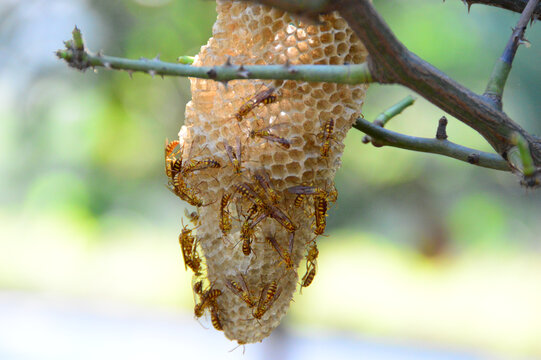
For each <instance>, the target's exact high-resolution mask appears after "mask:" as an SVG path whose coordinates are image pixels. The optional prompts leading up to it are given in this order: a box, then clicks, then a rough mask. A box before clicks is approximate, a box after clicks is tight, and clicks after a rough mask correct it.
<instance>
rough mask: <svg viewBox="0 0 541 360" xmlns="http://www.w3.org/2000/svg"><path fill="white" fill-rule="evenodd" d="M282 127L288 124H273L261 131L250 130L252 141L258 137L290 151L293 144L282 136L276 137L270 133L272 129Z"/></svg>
mask: <svg viewBox="0 0 541 360" xmlns="http://www.w3.org/2000/svg"><path fill="white" fill-rule="evenodd" d="M281 125H287V124H286V123H279V124H272V125H270V126H266V127H264V128H261V129H257V130H255V129H252V130H250V133H249V136H250V138H251V139H255V138H256V137H258V138H261V139H265V140H267V141H271V142H273V143H275V144H277V145H280V146H281V147H283V148H284V149H286V150H287V149H289V148H290V147H291V142H290V141H289V140H287V139H285V138H283V137H281V136H278V135H275V134H273V133H271V132H270V130H271V129H273V128H275V127H277V126H281Z"/></svg>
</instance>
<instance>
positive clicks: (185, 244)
mask: <svg viewBox="0 0 541 360" xmlns="http://www.w3.org/2000/svg"><path fill="white" fill-rule="evenodd" d="M192 231H193V229H188V227H187V226H184V227H183V229H182V231H181V232H180V235H179V237H178V242H179V244H180V249H181V251H182V258H183V259H184V269H185V270H188V266H189V264H191V262H192V253H193V250H194V243H195V236H193V235H192V234H191V233H192ZM190 268H191V266H190Z"/></svg>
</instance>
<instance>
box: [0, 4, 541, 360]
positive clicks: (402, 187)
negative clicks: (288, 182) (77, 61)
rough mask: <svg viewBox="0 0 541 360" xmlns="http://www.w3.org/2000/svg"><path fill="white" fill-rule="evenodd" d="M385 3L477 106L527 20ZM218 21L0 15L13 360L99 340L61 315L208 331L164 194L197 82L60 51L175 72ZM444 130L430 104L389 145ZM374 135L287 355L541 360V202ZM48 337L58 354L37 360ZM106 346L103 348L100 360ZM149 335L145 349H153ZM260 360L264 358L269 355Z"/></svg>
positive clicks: (380, 98)
mask: <svg viewBox="0 0 541 360" xmlns="http://www.w3.org/2000/svg"><path fill="white" fill-rule="evenodd" d="M374 4H375V6H376V8H377V9H378V10H379V11H380V12H381V14H382V16H383V17H384V18H385V19H386V21H387V22H388V23H389V24H390V26H391V28H392V29H393V31H395V33H396V34H397V36H398V37H399V38H400V39H401V40H402V41H403V42H404V43H405V45H406V46H408V47H409V48H410V49H411V50H412V51H414V52H416V53H417V54H418V55H419V56H421V57H423V58H424V59H426V60H427V61H429V62H431V63H432V64H434V65H435V66H436V67H438V68H439V69H441V70H443V71H444V72H445V73H446V74H448V75H449V76H451V77H453V78H454V79H456V80H457V81H459V82H460V83H462V84H464V85H466V86H468V87H469V88H470V89H472V90H473V91H475V92H478V93H481V92H482V91H483V90H484V87H485V84H486V79H487V78H488V76H489V74H490V72H491V68H492V64H493V63H494V61H495V59H496V58H497V57H498V56H499V55H500V53H501V51H502V49H503V47H504V46H505V43H506V42H507V38H508V36H509V35H510V32H511V31H510V29H511V27H513V26H514V25H515V23H516V21H517V20H518V16H519V15H518V14H511V13H507V12H505V11H503V10H500V9H496V8H490V7H485V6H479V5H475V6H473V7H472V9H471V12H470V14H469V15H468V13H467V11H466V7H465V6H464V5H463V3H462V1H460V0H449V1H447V2H445V3H442V2H441V1H426V0H425V1H423V0H408V1H396V0H395V1H389V0H387V1H383V0H379V1H377V0H374ZM214 19H215V4H214V2H213V1H194V0H120V1H114V2H111V1H105V0H88V1H85V0H76V1H75V0H72V1H70V0H49V1H45V0H26V1H24V2H23V1H17V0H4V1H2V2H1V3H0V54H1V56H0V116H1V121H0V169H1V174H2V176H0V189H1V190H0V355H2V354H4V356H0V357H2V358H3V359H4V358H6V359H11V358H14V359H19V358H21V359H22V358H24V359H41V358H56V359H57V358H61V357H59V356H56V355H58V353H57V352H55V351H58V348H57V347H55V346H54V345H52V344H53V343H54V342H56V341H58V342H63V343H64V342H65V341H67V340H65V338H62V337H60V338H55V336H54V334H66V333H71V332H70V331H72V333H71V334H72V335H73V336H74V337H77V334H86V333H85V332H84V331H87V330H88V329H87V328H85V326H86V325H84V324H85V322H84V321H81V322H80V323H79V322H78V321H79V320H78V319H80V316H76V315H73V318H72V321H73V328H71V327H66V328H62V329H63V330H62V329H61V330H59V329H56V331H57V332H54V331H53V330H51V326H50V324H53V323H55V322H56V321H57V320H58V319H57V318H56V317H55V316H53V315H51V314H52V313H56V312H55V311H59V310H58V309H63V310H62V311H65V309H71V310H70V311H73V314H78V313H82V314H87V315H85V316H91V315H88V314H96V313H98V314H100V316H102V315H103V314H109V315H110V314H113V315H112V316H117V314H118V313H122V314H124V312H126V311H127V310H126V309H131V310H130V311H129V313H130V314H131V315H130V316H133V317H134V318H138V317H151V318H155V317H156V316H157V317H158V318H160V319H178V321H179V323H181V324H186V325H182V326H193V324H196V323H195V320H193V319H192V315H191V314H192V309H193V299H192V295H191V291H190V275H189V274H188V273H186V272H185V271H184V266H183V264H182V259H181V255H180V251H179V247H178V242H177V236H178V232H179V227H180V219H181V216H182V214H183V212H184V204H183V203H181V202H179V201H177V199H176V198H175V197H174V196H172V195H171V193H170V192H169V191H168V190H167V189H166V187H165V183H166V178H165V175H164V173H163V142H164V138H166V137H169V138H174V137H175V136H176V134H177V133H178V130H179V128H180V126H181V125H182V123H183V117H184V107H185V105H186V103H187V102H188V101H189V100H190V90H189V82H188V80H187V79H176V78H166V79H165V80H162V79H161V78H154V79H152V78H150V77H149V76H144V75H141V74H135V75H134V77H133V79H130V77H129V76H128V75H127V74H126V73H116V72H111V71H103V70H99V71H97V73H96V74H94V73H92V72H91V71H88V72H86V73H80V72H77V71H75V70H73V69H69V68H68V67H67V66H66V65H65V64H64V63H62V62H60V61H58V60H57V59H55V57H54V54H53V52H54V51H55V50H56V49H59V48H61V47H62V46H63V44H62V41H64V40H68V39H69V38H70V36H71V30H72V28H73V26H74V25H75V24H77V26H78V27H79V28H80V29H81V30H82V32H83V36H84V37H85V40H86V44H87V46H88V47H89V48H90V49H91V50H94V51H98V50H100V49H101V50H103V51H104V53H106V54H109V55H115V56H123V57H129V58H139V57H141V56H143V57H154V56H155V55H156V54H160V56H161V59H163V60H165V61H174V60H175V59H176V57H177V56H179V55H194V54H196V53H197V52H198V51H199V48H200V46H201V45H204V44H205V43H206V41H207V39H208V37H209V36H210V35H211V29H212V24H213V22H214ZM527 38H528V39H529V40H530V41H531V43H532V46H531V47H529V48H526V47H521V48H520V49H519V52H518V56H517V58H516V60H515V63H514V66H513V71H512V73H511V76H510V79H509V82H508V86H507V88H506V91H505V96H504V108H505V111H506V112H507V113H508V114H509V115H510V116H511V118H513V119H515V120H516V121H518V122H519V123H520V124H521V125H523V126H524V127H525V128H527V129H528V130H530V131H531V132H533V133H541V131H540V130H541V122H540V121H539V119H538V114H539V113H541V102H540V101H538V92H537V90H538V88H539V83H540V80H541V79H540V76H541V75H540V72H539V64H540V62H539V59H540V58H541V45H540V44H541V27H540V26H539V24H534V26H533V27H532V28H529V29H528V32H527ZM410 93H411V92H410V91H408V90H407V89H404V88H401V87H399V86H378V85H373V86H371V87H370V90H369V94H368V97H367V99H366V106H365V107H364V110H363V112H364V115H365V117H366V118H368V119H373V118H374V117H375V116H376V115H377V114H378V113H379V112H381V111H382V110H384V109H385V108H387V107H388V106H390V105H392V104H394V103H396V102H397V101H399V100H400V99H402V98H403V97H404V96H406V95H408V94H410ZM442 115H444V113H443V112H442V111H440V110H439V109H437V108H435V107H434V106H432V105H430V104H429V103H428V102H426V101H425V100H423V99H418V100H417V102H416V103H415V105H414V106H413V107H412V108H409V109H407V110H406V111H405V112H404V113H403V115H401V116H399V117H397V118H396V119H394V120H392V122H391V123H390V124H389V125H388V127H389V128H390V129H393V130H397V131H401V132H404V133H407V134H411V135H418V136H427V137H431V136H433V134H434V133H435V129H436V126H437V121H438V119H439V117H441V116H442ZM448 118H449V117H448ZM449 119H450V123H449V126H448V134H449V136H450V139H451V140H452V141H454V142H458V143H460V144H463V145H466V146H470V147H474V148H478V149H481V150H485V151H491V149H490V147H489V146H488V144H487V143H486V142H485V141H484V140H483V139H482V138H481V137H480V136H479V135H478V134H476V133H475V132H474V131H472V130H470V129H469V128H467V127H466V126H464V125H462V124H461V123H459V122H458V121H456V120H454V119H452V118H449ZM362 136H363V134H361V133H359V132H358V131H356V130H352V131H351V132H350V134H349V135H348V138H347V143H346V144H347V146H346V149H345V153H344V156H343V167H342V169H341V170H340V172H339V174H338V176H337V179H336V183H337V188H338V190H339V193H340V198H339V200H338V202H337V204H336V205H335V207H334V208H333V209H332V210H331V212H330V217H329V226H328V228H327V233H328V234H329V237H328V238H322V240H321V242H320V243H321V246H320V251H321V253H320V257H319V273H318V276H317V277H316V279H315V281H314V283H313V284H312V285H311V286H310V287H309V288H307V289H306V290H305V291H303V295H302V296H299V295H297V296H296V297H295V302H294V303H292V306H291V310H290V312H289V314H288V316H287V318H286V319H285V325H284V326H283V327H282V328H281V329H282V330H281V332H280V333H279V334H281V335H280V336H281V337H279V339H282V340H280V341H281V343H282V344H283V343H284V341H286V340H284V337H286V338H287V337H289V339H290V340H289V343H288V344H289V348H295V346H299V349H300V350H299V349H298V350H297V353H296V354H297V355H298V356H296V357H295V358H305V357H304V356H306V357H307V356H308V355H307V354H309V348H310V347H304V348H303V347H302V346H301V345H298V344H301V342H298V344H297V343H295V341H296V340H295V339H297V340H298V337H301V338H302V339H304V340H305V341H310V339H311V340H313V339H319V340H318V343H321V342H324V341H325V340H322V339H328V338H333V339H336V341H335V342H333V343H332V344H329V345H328V346H329V347H331V346H338V347H340V348H341V349H342V350H344V349H345V348H346V349H347V348H348V347H349V349H350V352H349V353H343V358H349V357H348V356H349V355H352V354H353V357H351V358H355V355H358V354H360V353H358V352H356V351H361V350H358V349H357V348H356V347H355V345H354V344H357V345H358V344H359V342H361V341H366V342H367V343H368V344H372V345H373V344H374V343H376V344H379V345H378V346H381V349H382V350H381V351H382V352H383V353H385V351H386V349H394V351H396V354H397V357H392V356H391V355H389V357H376V356H375V355H374V356H373V357H368V358H382V359H383V358H385V359H387V358H389V359H395V358H396V359H398V358H405V357H404V356H403V355H404V354H405V352H404V351H406V350H404V348H402V346H404V347H405V348H406V349H420V351H424V350H426V349H431V350H430V351H432V350H433V351H435V352H434V354H432V355H433V356H432V355H431V357H428V358H447V357H446V356H447V355H448V354H454V355H452V356H451V357H449V358H453V359H458V358H461V359H462V358H464V359H470V358H471V359H477V358H495V357H497V358H510V359H511V358H512V359H515V358H520V357H524V358H526V357H528V358H541V306H540V304H541V281H540V277H541V241H540V236H539V234H540V233H541V221H540V220H541V218H540V211H539V210H540V206H541V199H540V196H539V193H536V192H527V191H524V190H523V189H521V188H520V187H519V186H518V182H517V179H516V178H515V177H513V176H512V175H510V174H508V173H502V172H497V171H493V170H487V169H481V168H476V167H473V166H469V165H468V164H464V163H461V162H458V161H456V160H452V159H448V158H444V157H441V156H440V157H438V156H435V155H426V154H420V153H413V152H407V151H404V150H399V149H393V148H379V149H376V148H373V147H371V146H367V145H362V144H361V138H362ZM21 304H26V305H24V306H26V307H23V308H21V306H22V305H21ZM29 309H30V310H29ZM19 313H20V314H21V316H18V315H17V316H15V315H13V314H19ZM10 314H11V315H10ZM31 314H33V315H31ZM70 314H71V313H70ZM156 314H159V315H156ZM103 316H105V315H103ZM2 317H4V320H3V321H2ZM36 319H38V320H36ZM44 319H45V320H44ZM47 319H49V320H47ZM70 319H71V317H70ZM36 321H37V323H39V324H42V325H43V329H41V328H40V327H39V326H36ZM104 322H105V324H107V321H106V320H104ZM2 323H3V325H2ZM78 324H79V325H78ZM83 328H84V329H85V330H84V331H83V330H82V329H83ZM66 329H68V330H69V329H73V330H69V331H68V330H66ZM41 330H43V331H41ZM64 330H65V331H64ZM50 331H52V333H50V334H49V338H48V339H49V340H47V341H45V340H44V341H43V344H41V345H40V344H38V345H36V347H35V348H34V347H31V346H29V345H30V344H29V342H31V340H32V339H34V340H35V339H38V338H41V337H42V336H43V335H44V334H46V333H47V332H50ZM156 331H157V332H158V333H159V330H156ZM194 331H196V332H198V334H199V333H200V335H198V336H200V337H199V338H198V341H199V342H200V343H203V344H205V343H208V342H209V341H212V342H214V343H216V344H219V345H218V348H219V350H217V351H220V352H219V354H222V353H223V354H224V356H226V355H227V356H228V357H232V356H238V355H239V354H238V351H237V354H236V355H232V354H235V353H232V354H229V353H227V350H230V349H231V348H232V347H233V345H232V343H229V342H227V341H226V340H224V339H222V338H223V337H222V336H221V334H218V335H216V334H215V331H214V330H205V329H203V328H201V327H199V326H197V327H196V330H194ZM98 332H99V331H98ZM51 334H52V335H51ZM92 334H94V333H92V332H91V333H89V334H87V335H88V336H86V335H85V339H87V340H88V342H89V343H90V342H92V341H93V340H92V339H93V338H92V336H93V335H92ZM284 334H285V335H284ZM94 335H95V334H94ZM59 336H61V335H59ZM81 336H82V335H81ZM145 336H146V335H145ZM145 336H143V335H142V340H140V341H141V342H142V343H144V342H145V341H149V340H148V337H145ZM113 338H114V336H113ZM275 338H276V337H275ZM211 339H212V340H211ZM272 339H273V338H271V340H268V341H269V342H270V343H271V344H272V343H273V341H277V340H272ZM344 339H353V340H352V342H351V343H347V344H342V343H341V342H340V341H343V340H344ZM355 339H357V340H358V341H356V340H355ZM72 340H73V339H72ZM67 342H69V341H67ZM286 342H287V341H286ZM74 344H80V346H79V345H78V346H75V345H74V346H73V352H69V351H68V352H67V353H66V354H67V355H66V356H68V357H67V358H70V357H71V358H73V357H72V355H73V354H79V355H81V353H84V351H83V350H82V349H86V348H87V347H88V346H89V345H88V343H85V342H84V341H82V342H80V343H77V342H76V341H75V342H74ZM152 344H153V343H152ZM168 344H169V345H168V346H170V348H168V351H170V353H164V357H167V356H171V358H177V357H176V355H178V354H186V352H188V353H189V352H190V351H193V352H194V353H195V354H197V353H198V351H202V350H201V348H200V345H199V343H197V344H198V345H197V347H196V345H195V344H196V343H195V342H194V343H193V344H191V343H187V342H186V341H185V339H183V338H181V337H180V336H179V337H178V338H175V337H172V338H171V341H169V342H168ZM292 344H293V345H292ZM295 344H297V345H295ZM348 344H349V345H348ZM352 344H353V345H352ZM117 345H118V344H117ZM372 345H366V347H369V346H372ZM39 346H42V349H48V350H47V351H48V352H47V351H46V350H43V351H40V350H39V349H40V347H39ZM156 346H157V347H158V346H164V345H163V344H161V345H159V344H158V345H156ZM257 346H265V342H264V343H263V344H262V345H254V346H252V349H254V348H257ZM114 347H115V344H111V345H110V348H111V349H113V348H114ZM366 347H365V348H366ZM30 348H32V350H31V349H30ZM108 349H109V348H108ZM250 349H251V348H250V347H248V349H247V352H249V351H250ZM302 349H304V350H302ZM423 349H424V350H423ZM64 350H65V349H64ZM153 350H154V351H157V350H156V349H155V348H154V349H153ZM149 351H151V354H155V353H154V352H152V350H149ZM253 351H255V350H253ZM408 351H409V350H408ZM43 354H49V355H50V357H43ZM70 354H72V355H70ZM98 354H101V353H98ZM107 354H108V355H110V356H112V357H111V358H113V357H114V354H115V352H114V351H107ZM225 354H226V355H225ZM258 354H259V353H258ZM264 354H267V352H265V351H262V352H261V358H265V356H266V355H264ZM322 354H324V353H321V352H320V353H319V354H317V355H319V356H312V357H311V358H322V357H323V356H324V355H322ZM458 354H462V355H458ZM33 356H34V357H33ZM258 356H259V355H258ZM288 356H292V355H291V353H289V355H287V354H286V356H283V357H286V358H289V357H288ZM76 357H78V356H76ZM99 357H100V358H107V356H105V355H104V354H101V355H100V356H99ZM132 358H134V357H132ZM143 358H145V357H143ZM203 358H205V356H203ZM291 358H293V357H291ZM412 358H421V357H420V356H414V357H412Z"/></svg>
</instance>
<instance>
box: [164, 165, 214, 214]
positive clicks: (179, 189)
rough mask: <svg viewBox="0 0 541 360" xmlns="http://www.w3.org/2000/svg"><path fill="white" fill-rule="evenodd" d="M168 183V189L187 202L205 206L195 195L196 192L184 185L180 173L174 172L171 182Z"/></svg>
mask: <svg viewBox="0 0 541 360" xmlns="http://www.w3.org/2000/svg"><path fill="white" fill-rule="evenodd" d="M169 185H170V186H169V190H171V191H172V192H173V193H174V194H175V195H177V196H178V197H179V198H181V199H182V200H184V201H186V202H187V203H188V204H190V205H192V206H196V207H200V206H206V205H203V201H202V200H201V199H200V198H199V197H198V196H197V194H196V193H195V192H194V191H193V190H192V189H190V188H189V187H188V186H187V185H186V183H185V182H184V178H183V177H182V173H178V174H176V175H175V177H174V178H173V181H172V184H169ZM207 205H210V204H207Z"/></svg>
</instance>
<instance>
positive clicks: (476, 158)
mask: <svg viewBox="0 0 541 360" xmlns="http://www.w3.org/2000/svg"><path fill="white" fill-rule="evenodd" d="M467 160H468V162H469V163H470V164H473V165H479V160H480V156H479V154H477V153H472V154H470V155H468V158H467Z"/></svg>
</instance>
